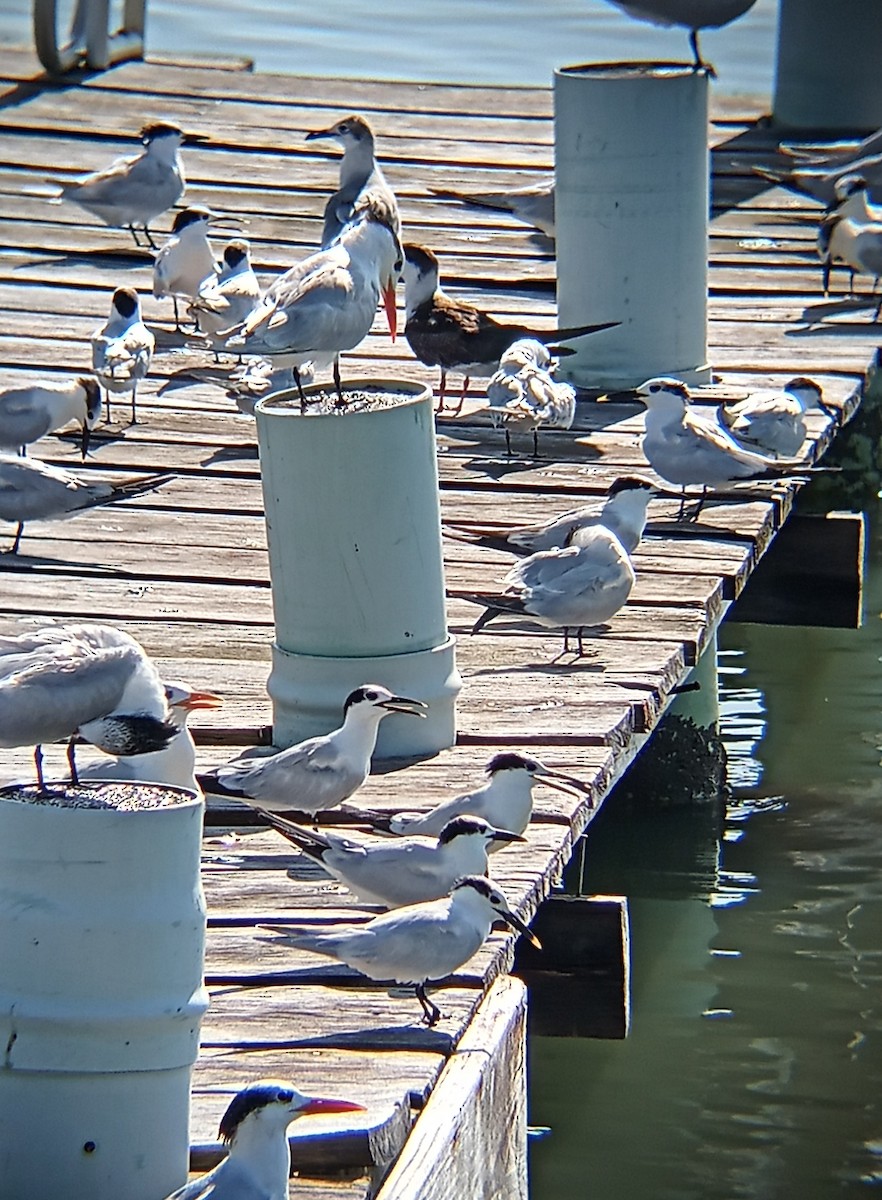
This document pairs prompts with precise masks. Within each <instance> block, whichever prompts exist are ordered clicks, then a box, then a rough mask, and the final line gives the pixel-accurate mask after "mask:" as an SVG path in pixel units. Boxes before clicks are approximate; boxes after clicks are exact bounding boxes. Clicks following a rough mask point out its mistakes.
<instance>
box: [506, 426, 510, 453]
mask: <svg viewBox="0 0 882 1200" xmlns="http://www.w3.org/2000/svg"><path fill="white" fill-rule="evenodd" d="M505 454H506V457H507V458H511V434H510V433H509V431H508V426H507V425H506V427H505Z"/></svg>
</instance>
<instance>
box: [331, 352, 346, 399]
mask: <svg viewBox="0 0 882 1200" xmlns="http://www.w3.org/2000/svg"><path fill="white" fill-rule="evenodd" d="M334 387H335V388H336V389H337V399H336V400H335V401H334V407H335V408H345V407H346V401H345V400H344V399H343V387H342V385H341V383H340V359H339V358H335V359H334Z"/></svg>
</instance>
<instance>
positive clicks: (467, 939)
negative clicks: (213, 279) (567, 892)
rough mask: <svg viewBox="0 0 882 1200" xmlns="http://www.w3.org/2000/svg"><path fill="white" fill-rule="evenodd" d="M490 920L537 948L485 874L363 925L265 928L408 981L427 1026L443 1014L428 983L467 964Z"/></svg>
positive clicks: (302, 946) (378, 976)
mask: <svg viewBox="0 0 882 1200" xmlns="http://www.w3.org/2000/svg"><path fill="white" fill-rule="evenodd" d="M494 921H504V922H505V923H506V924H507V925H510V926H511V927H512V928H513V929H516V930H517V931H518V932H519V933H522V934H524V936H525V937H526V938H528V939H529V940H530V941H531V942H532V943H533V945H534V946H536V947H537V948H538V949H541V945H540V943H539V939H538V938H537V937H536V935H535V934H533V933H531V931H530V930H529V928H528V927H527V926H526V925H525V924H524V922H523V921H522V920H521V919H520V917H518V916H517V915H516V914H515V913H513V912H512V910H511V909H510V908H509V906H508V903H507V901H506V899H505V896H504V895H503V894H502V892H501V891H500V890H499V888H498V887H496V885H495V884H494V883H492V882H491V881H490V880H489V879H487V878H486V876H483V875H466V876H464V877H463V878H462V879H459V880H457V882H456V883H455V884H454V886H453V888H452V890H451V892H450V895H448V896H444V897H443V898H442V899H441V900H427V901H424V902H423V903H421V904H408V905H405V906H404V907H403V908H395V909H392V911H391V912H388V913H381V914H380V916H378V917H374V918H373V919H372V920H370V921H368V922H367V923H366V924H364V925H341V926H339V927H338V928H337V929H336V930H333V929H332V930H329V931H328V932H326V933H315V932H309V931H307V930H302V929H297V928H296V927H295V928H294V929H291V927H283V928H279V927H278V926H270V927H269V928H272V929H274V930H275V931H276V932H279V933H284V934H285V938H284V940H285V942H286V943H287V944H288V945H291V946H294V947H295V948H296V949H298V950H309V951H312V953H314V954H324V955H326V956H327V957H328V958H336V959H338V960H339V961H340V962H343V963H345V964H346V965H347V966H349V967H352V968H354V969H355V970H356V971H361V973H362V974H363V975H367V977H368V979H374V980H382V981H384V982H387V981H394V982H395V983H400V984H408V985H410V986H412V987H413V988H414V990H415V992H416V997H417V999H418V1000H419V1002H420V1007H421V1008H422V1010H423V1017H422V1020H423V1023H424V1024H426V1025H428V1026H429V1027H430V1028H431V1027H432V1026H433V1025H437V1023H438V1021H439V1020H440V1019H441V1015H442V1014H441V1010H440V1009H439V1008H438V1006H437V1005H436V1004H435V1003H433V1001H431V1000H430V999H429V997H428V996H427V995H426V987H427V985H428V984H429V983H430V982H432V981H436V980H441V979H445V978H446V977H447V976H448V975H450V974H451V973H452V972H453V971H456V970H458V969H459V968H460V967H461V966H462V965H463V964H464V963H467V962H468V960H469V959H470V958H471V957H472V955H473V954H474V953H475V952H476V951H477V950H479V949H480V948H481V946H482V945H483V944H484V942H485V941H486V939H487V937H488V935H489V933H490V929H491V927H492V925H493V922H494ZM289 929H291V932H290V933H289V932H288V931H289Z"/></svg>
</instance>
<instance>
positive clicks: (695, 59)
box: [689, 29, 717, 79]
mask: <svg viewBox="0 0 882 1200" xmlns="http://www.w3.org/2000/svg"><path fill="white" fill-rule="evenodd" d="M689 45H690V47H691V49H692V67H693V70H695V71H706V72H707V73H708V75H709V76H710V78H711V79H716V77H717V73H716V71H715V70H714V69H713V67H712V66H711V64H710V63H706V62H705V61H704V60H703V59H702V57H701V51H700V50H699V48H698V30H697V29H690V30H689Z"/></svg>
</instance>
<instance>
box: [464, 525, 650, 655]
mask: <svg viewBox="0 0 882 1200" xmlns="http://www.w3.org/2000/svg"><path fill="white" fill-rule="evenodd" d="M634 581H635V577H634V567H633V566H632V564H631V559H630V558H629V557H628V552H627V550H625V547H624V546H623V545H622V543H621V542H620V541H619V539H618V538H617V537H616V535H615V534H614V533H612V532H611V531H610V530H609V529H606V528H605V527H604V526H603V525H594V526H589V527H587V528H584V529H579V530H577V531H576V532H575V533H574V534H573V537H572V540H571V542H570V544H569V545H568V546H566V547H565V548H564V549H563V550H540V551H538V553H536V554H531V555H530V556H529V558H522V559H520V560H519V561H518V562H516V563H515V565H514V566H513V567H512V569H511V570H510V571H509V572H508V574H507V575H506V576H505V579H504V584H505V586H504V589H503V591H502V592H501V593H497V594H494V595H469V596H464V597H463V599H465V600H469V601H471V602H472V603H473V604H483V605H486V608H485V610H484V612H483V613H482V614H481V616H480V617H479V618H478V620H477V621H476V622H475V624H474V625H473V626H472V633H478V632H479V631H480V630H481V629H483V628H484V626H485V625H488V624H489V623H490V621H492V620H494V619H495V618H496V617H498V616H501V615H502V614H505V613H507V614H509V615H513V616H522V617H528V618H529V619H530V620H532V621H535V622H536V623H537V624H539V625H544V626H546V627H547V628H550V629H563V631H564V646H563V648H564V653H565V654H566V653H567V652H568V650H569V639H570V630H575V631H576V636H577V646H578V649H577V653H578V654H579V655H580V656H581V655H582V654H584V647H583V644H582V638H583V634H584V631H585V629H587V628H589V627H592V628H596V629H597V631H598V632H599V630H600V628H602V627H604V626H605V625H606V622H607V621H609V620H610V618H611V617H613V616H615V614H616V613H617V612H618V611H619V609H620V608H621V607H622V605H623V604H624V603H625V601H626V600H627V599H628V597H629V596H630V594H631V589H632V588H633V586H634Z"/></svg>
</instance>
